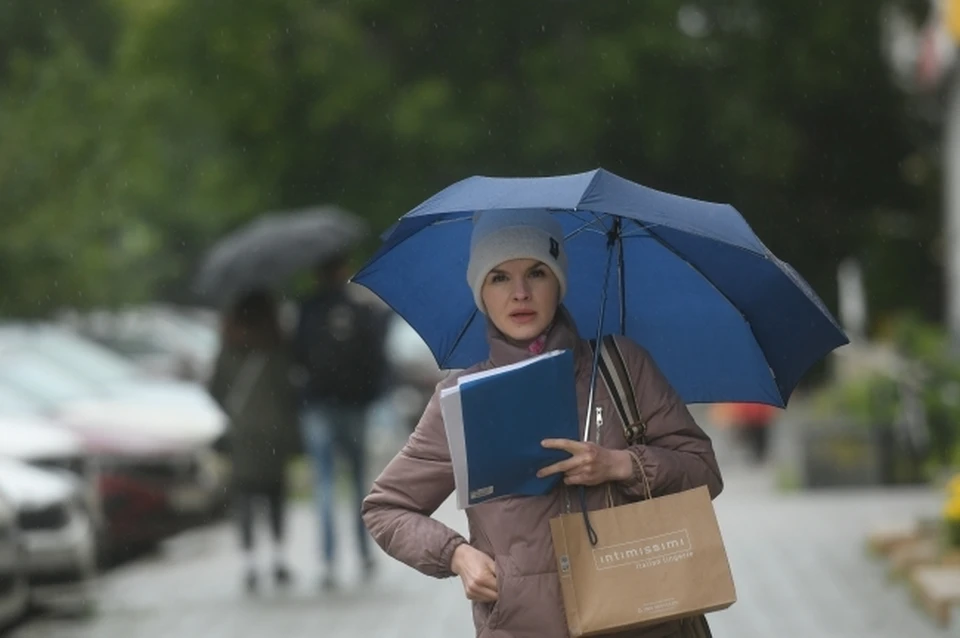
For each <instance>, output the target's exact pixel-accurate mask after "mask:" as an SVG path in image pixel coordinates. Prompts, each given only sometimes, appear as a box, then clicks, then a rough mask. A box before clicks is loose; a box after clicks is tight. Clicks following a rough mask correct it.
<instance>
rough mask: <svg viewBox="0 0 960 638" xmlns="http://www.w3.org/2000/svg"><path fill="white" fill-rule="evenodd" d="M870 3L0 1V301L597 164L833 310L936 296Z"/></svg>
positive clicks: (916, 130)
mask: <svg viewBox="0 0 960 638" xmlns="http://www.w3.org/2000/svg"><path fill="white" fill-rule="evenodd" d="M879 20H880V12H879V9H878V7H877V6H876V5H875V4H874V3H869V2H865V3H818V4H816V5H815V6H810V5H807V4H804V3H782V2H775V1H774V0H719V1H717V2H712V3H702V4H696V3H690V2H680V1H673V0H657V1H654V2H650V1H640V0H633V1H627V0H625V1H624V2H618V3H582V2H569V1H560V0H549V1H547V0H532V1H530V2H524V3H519V4H514V5H511V6H509V7H507V6H506V5H502V4H499V3H490V2H486V3H484V2H477V1H464V2H456V3H452V2H441V1H439V0H431V1H427V2H422V3H416V4H412V5H411V4H398V3H390V2H384V1H383V0H354V1H353V2H321V1H318V0H248V1H247V2H243V3H235V2H228V1H227V0H87V1H86V2H83V3H75V2H70V1H69V0H34V1H33V2H29V3H28V2H14V3H3V4H0V140H2V141H0V231H2V232H0V275H2V276H3V280H4V286H3V288H2V290H0V312H4V313H8V314H19V315H23V314H40V313H46V312H49V311H50V310H53V309H56V308H58V307H60V306H63V305H85V304H94V303H96V304H116V303H122V302H125V301H137V300H140V299H144V298H149V297H153V296H158V295H160V296H164V297H167V298H173V299H183V298H185V296H186V295H187V284H188V282H189V278H190V276H191V274H192V273H193V272H194V270H195V268H196V266H197V262H198V260H199V258H200V257H201V256H202V254H203V251H204V250H205V249H206V248H207V247H208V246H209V245H210V244H211V243H212V242H213V241H214V240H215V238H216V237H218V236H219V235H221V234H222V233H224V232H226V231H227V230H229V229H231V228H233V227H235V226H236V225H237V224H240V223H242V222H244V221H246V220H249V219H250V218H251V217H253V216H255V215H257V214H258V213H261V212H264V211H266V210H275V209H284V208H294V207H299V206H304V205H313V204H325V203H333V204H338V205H341V206H343V207H345V208H347V209H351V210H354V211H356V212H357V213H359V214H361V215H363V216H365V217H367V218H368V219H370V220H371V221H372V222H373V224H374V226H375V227H380V228H382V227H386V226H387V225H388V224H389V223H390V222H392V221H393V220H395V219H396V218H397V217H399V216H400V215H402V214H403V213H404V212H406V211H407V210H409V209H411V208H413V207H414V206H415V205H416V204H417V203H419V202H420V201H422V200H423V199H425V198H426V197H428V196H429V195H430V194H432V193H433V192H435V191H436V190H438V189H440V188H442V187H444V186H446V185H447V184H449V183H451V182H453V181H455V180H458V179H461V178H463V177H465V176H468V175H472V174H489V175H540V174H552V173H561V172H579V171H583V170H589V169H592V168H595V167H597V166H603V167H605V168H607V169H609V170H612V171H614V172H616V173H619V174H621V175H623V176H624V177H627V178H630V179H633V180H635V181H638V182H641V183H644V184H646V185H649V186H652V187H655V188H660V189H664V190H671V191H676V192H680V193H683V194H686V195H689V196H693V197H698V198H703V199H710V200H715V201H726V202H730V203H732V204H734V205H735V206H737V208H738V209H739V210H741V211H742V212H743V214H744V216H745V217H746V218H747V219H748V221H749V222H750V223H751V224H752V225H753V227H754V228H755V230H756V231H757V232H758V234H759V235H760V236H761V237H762V238H763V239H764V241H765V243H766V244H767V245H768V246H769V247H770V248H771V250H773V251H774V252H775V253H777V254H778V255H779V256H780V257H781V258H783V259H785V260H786V261H788V262H790V263H792V264H793V265H794V266H795V267H796V268H797V269H798V270H799V271H800V272H802V273H803V274H804V275H805V276H806V277H807V278H808V279H809V280H810V282H811V284H812V285H813V286H814V288H815V289H816V290H818V291H819V292H820V294H821V295H822V296H823V297H824V298H825V300H826V301H827V303H828V304H829V305H830V306H834V304H833V298H834V296H835V281H834V279H835V267H836V264H837V263H838V262H839V260H840V259H842V258H843V257H845V256H848V255H855V256H859V257H861V258H862V259H863V261H864V265H865V269H866V273H865V274H866V277H867V281H868V284H869V293H870V304H871V308H872V309H874V310H875V311H877V312H878V313H880V314H883V313H885V312H888V311H892V310H896V309H898V308H904V307H917V308H920V309H922V311H923V312H924V313H925V314H926V315H928V316H930V315H934V314H935V313H936V312H937V309H938V308H939V296H940V295H939V284H938V283H937V278H938V276H939V275H938V272H939V256H938V254H937V252H936V243H935V242H934V241H933V239H934V238H935V237H936V236H937V232H938V231H937V229H938V228H939V216H938V214H937V208H938V206H937V197H938V189H937V186H936V183H937V167H936V157H935V156H934V155H928V153H927V151H926V148H927V146H928V143H929V140H930V139H931V134H930V132H929V131H927V130H925V125H924V124H923V123H922V122H921V121H920V120H919V119H918V118H916V117H914V116H913V114H912V113H911V106H910V102H909V100H908V98H907V97H906V96H903V95H901V94H900V93H899V92H898V90H897V89H895V88H894V87H893V85H892V83H891V81H890V77H889V72H888V70H887V66H886V63H885V61H884V60H883V59H882V56H881V53H880V51H881V47H880V43H879V38H880V34H881V29H880V24H879Z"/></svg>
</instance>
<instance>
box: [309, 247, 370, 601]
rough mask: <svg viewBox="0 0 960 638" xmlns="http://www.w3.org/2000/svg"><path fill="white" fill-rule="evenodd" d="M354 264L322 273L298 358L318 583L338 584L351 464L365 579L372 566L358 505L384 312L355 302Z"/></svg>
mask: <svg viewBox="0 0 960 638" xmlns="http://www.w3.org/2000/svg"><path fill="white" fill-rule="evenodd" d="M349 273H350V271H349V259H348V256H347V255H346V254H338V255H335V256H333V257H331V258H329V259H326V260H324V261H323V263H321V264H320V265H319V266H318V268H317V273H316V276H317V289H316V291H315V293H314V294H313V295H312V296H311V297H310V298H308V299H306V300H305V301H304V302H303V304H302V305H301V310H300V318H299V322H298V328H297V335H296V342H295V349H294V352H295V356H296V357H297V360H298V363H299V364H300V367H301V369H302V370H303V373H304V382H303V390H302V397H301V398H302V404H301V417H300V426H301V430H302V437H303V441H304V446H305V448H306V450H307V452H308V454H309V456H310V458H311V460H312V464H313V477H314V497H315V500H316V507H317V512H318V514H319V517H320V529H321V538H320V541H321V548H322V550H321V551H322V560H323V568H322V575H321V584H322V586H323V587H324V588H327V589H329V588H332V587H335V586H336V582H337V552H338V550H337V534H336V514H335V510H336V498H335V492H336V489H335V488H336V478H337V469H338V462H337V461H338V460H346V461H347V463H348V465H349V467H350V472H351V488H352V491H353V495H352V501H353V502H352V505H351V508H350V511H351V512H352V513H353V514H352V517H353V518H354V521H353V524H354V526H355V529H356V541H357V547H358V550H359V553H360V559H361V562H362V566H363V574H364V577H365V578H369V577H370V576H372V574H373V570H374V566H375V565H374V561H373V557H372V555H371V543H370V539H369V534H368V533H367V530H366V527H365V526H364V524H363V521H362V519H361V518H360V505H361V503H362V500H363V497H364V495H365V494H366V492H367V476H366V472H367V441H366V436H367V425H368V416H369V412H370V409H371V407H372V406H373V405H374V404H375V402H376V401H377V400H378V398H380V396H381V394H382V393H383V391H384V384H385V381H386V378H387V373H388V361H387V357H386V352H385V348H386V334H385V333H386V326H387V324H386V320H387V314H386V313H382V312H379V311H377V310H376V309H375V308H373V307H372V306H370V305H369V304H365V303H361V302H360V301H358V300H357V299H355V298H354V297H353V296H352V295H351V293H350V291H349V290H348V287H347V286H348V279H349Z"/></svg>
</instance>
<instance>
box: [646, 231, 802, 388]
mask: <svg viewBox="0 0 960 638" xmlns="http://www.w3.org/2000/svg"><path fill="white" fill-rule="evenodd" d="M633 222H634V223H635V224H637V225H638V226H640V227H641V228H643V229H644V230H646V231H647V233H648V234H649V236H650V237H651V238H653V240H654V241H656V242H657V243H658V244H660V245H661V246H663V247H664V248H666V249H667V250H668V251H670V252H671V253H672V254H673V255H675V256H676V257H677V258H678V259H681V260H683V262H684V263H685V264H687V265H688V266H690V267H691V268H693V270H694V271H695V272H696V273H697V274H698V275H700V277H702V278H703V280H704V281H705V282H707V283H708V284H709V285H710V287H711V288H713V289H714V290H715V291H716V292H717V294H719V295H720V296H721V297H723V299H724V301H726V302H727V303H728V304H729V305H730V307H731V308H733V309H734V311H735V312H736V313H737V314H738V315H740V318H741V319H742V320H743V323H745V324H746V325H747V328H748V329H749V330H750V334H752V335H753V339H754V341H756V343H757V347H758V349H759V350H760V355H761V356H762V357H763V362H764V363H766V364H767V368H768V369H769V370H770V375H771V376H772V377H773V382H774V385H776V386H777V395H778V396H777V398H778V399H780V402H781V403H783V390H782V389H781V388H780V384H779V383H778V382H777V374H776V372H774V370H773V367H772V366H771V365H770V362H769V361H768V360H767V353H766V352H764V351H763V348H760V347H759V346H760V341H759V340H758V339H757V334H756V333H755V332H754V331H753V325H752V324H751V323H750V320H749V319H747V317H746V315H744V314H743V312H742V311H741V310H740V308H738V307H737V304H735V303H733V300H732V299H730V297H728V296H727V295H726V293H724V292H723V291H722V290H720V288H719V287H718V286H717V284H715V283H714V282H713V280H712V279H710V277H708V276H707V274H706V273H705V272H703V271H702V270H700V269H699V268H698V267H697V266H696V264H693V263H691V262H690V261H689V260H688V259H687V258H685V257H684V256H683V255H681V254H680V252H679V251H677V249H676V248H674V247H673V246H671V245H670V243H669V242H668V241H667V240H665V239H664V238H663V237H660V236H659V235H657V234H656V233H655V232H653V230H651V229H650V227H647V226H645V225H644V224H643V223H641V222H640V221H638V220H633Z"/></svg>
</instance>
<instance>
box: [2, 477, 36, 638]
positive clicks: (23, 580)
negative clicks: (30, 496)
mask: <svg viewBox="0 0 960 638" xmlns="http://www.w3.org/2000/svg"><path fill="white" fill-rule="evenodd" d="M29 605H30V584H29V581H28V578H27V548H26V546H25V544H24V541H23V535H22V534H21V533H20V525H19V523H18V522H17V509H16V507H15V506H14V504H13V501H12V500H11V499H10V497H9V496H7V495H6V494H5V493H4V492H3V491H2V490H0V631H3V630H4V629H6V628H8V627H10V625H12V624H13V623H15V622H16V621H18V620H19V619H20V618H22V617H23V615H24V614H25V613H26V612H27V607H28V606H29Z"/></svg>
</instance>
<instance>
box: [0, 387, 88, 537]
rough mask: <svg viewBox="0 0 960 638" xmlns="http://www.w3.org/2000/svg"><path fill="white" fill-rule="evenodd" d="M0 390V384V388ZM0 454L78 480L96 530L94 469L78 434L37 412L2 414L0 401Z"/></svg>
mask: <svg viewBox="0 0 960 638" xmlns="http://www.w3.org/2000/svg"><path fill="white" fill-rule="evenodd" d="M3 391H4V390H3V386H0V392H3ZM0 458H12V459H16V460H18V461H23V462H24V463H29V464H30V465H33V466H35V467H40V468H44V469H48V470H52V471H55V472H63V473H65V474H67V475H68V476H70V477H72V478H75V479H77V480H79V482H80V486H81V489H82V490H83V503H84V506H85V507H86V509H87V511H88V512H89V513H90V516H91V518H92V519H93V521H94V524H95V526H96V527H97V529H98V531H99V530H100V528H101V527H102V524H103V515H102V509H101V504H100V497H99V493H98V489H97V479H98V476H97V475H98V472H97V468H96V465H95V464H94V463H93V462H92V460H91V459H90V458H89V456H88V455H87V453H86V452H85V451H84V449H83V441H82V440H81V438H80V437H79V436H77V435H76V434H74V433H73V432H71V431H70V430H68V429H66V428H64V427H61V426H57V425H54V424H53V423H51V422H48V421H46V420H44V419H42V418H41V417H40V416H38V415H26V414H21V415H17V414H4V410H3V402H2V401H0Z"/></svg>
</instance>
